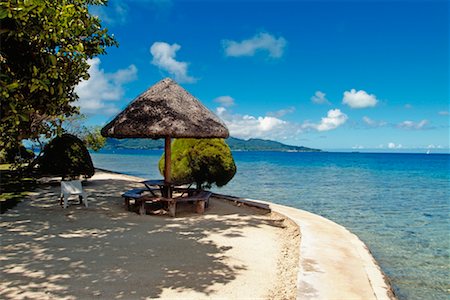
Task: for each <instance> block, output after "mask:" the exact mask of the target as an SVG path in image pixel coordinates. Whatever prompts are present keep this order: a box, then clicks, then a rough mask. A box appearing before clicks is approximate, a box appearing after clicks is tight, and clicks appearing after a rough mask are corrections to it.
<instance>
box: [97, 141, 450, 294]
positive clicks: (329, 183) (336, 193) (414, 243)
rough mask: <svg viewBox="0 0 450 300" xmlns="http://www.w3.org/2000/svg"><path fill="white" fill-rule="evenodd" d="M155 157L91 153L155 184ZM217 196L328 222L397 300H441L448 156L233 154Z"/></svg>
mask: <svg viewBox="0 0 450 300" xmlns="http://www.w3.org/2000/svg"><path fill="white" fill-rule="evenodd" d="M161 153H162V152H161V151H125V150H122V151H116V153H112V152H103V153H93V154H92V158H93V160H94V164H95V166H96V167H99V168H105V169H109V170H113V171H117V172H122V173H126V174H130V175H135V176H140V177H145V178H160V177H161V175H160V174H159V172H158V170H157V162H158V160H159V157H160V156H161ZM233 155H234V158H235V161H236V165H237V167H238V172H237V174H236V176H235V177H234V179H233V180H232V181H231V182H230V183H229V184H228V185H227V186H225V187H223V188H220V189H215V190H216V191H217V192H219V193H223V194H228V195H235V196H240V197H247V198H253V199H263V200H267V201H272V202H275V203H279V204H283V205H288V206H293V207H297V208H300V209H304V210H308V211H311V212H314V213H316V214H319V215H322V216H324V217H326V218H329V219H331V220H333V221H335V222H337V223H339V224H341V225H344V226H345V227H347V228H348V229H350V230H351V231H352V232H354V233H355V234H357V235H358V236H359V237H360V238H361V239H362V240H363V241H364V242H365V243H366V244H367V245H368V246H369V248H370V250H371V251H372V253H373V255H374V256H375V258H376V259H377V261H378V262H379V264H380V265H381V267H382V269H383V271H384V272H385V273H386V274H387V275H388V276H389V278H390V279H391V282H392V285H393V287H394V290H395V293H396V295H397V296H398V298H399V299H449V295H450V282H449V281H450V279H449V278H450V221H449V220H450V218H449V214H450V172H449V171H450V155H447V154H430V155H425V154H384V153H376V154H371V153H285V152H234V153H233Z"/></svg>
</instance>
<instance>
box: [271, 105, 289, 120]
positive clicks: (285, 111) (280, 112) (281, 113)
mask: <svg viewBox="0 0 450 300" xmlns="http://www.w3.org/2000/svg"><path fill="white" fill-rule="evenodd" d="M293 112H295V107H293V106H291V107H288V108H284V109H280V110H277V111H275V112H269V113H267V115H268V116H271V117H276V118H281V117H283V116H285V115H287V114H291V113H293Z"/></svg>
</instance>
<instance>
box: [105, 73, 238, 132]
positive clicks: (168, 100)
mask: <svg viewBox="0 0 450 300" xmlns="http://www.w3.org/2000/svg"><path fill="white" fill-rule="evenodd" d="M101 133H102V135H103V136H107V137H114V138H163V137H167V136H169V137H174V138H227V137H228V136H229V133H228V129H227V128H226V126H225V124H224V123H223V122H222V121H221V120H220V119H219V118H218V117H217V116H216V115H215V114H213V113H212V112H211V111H209V110H208V109H207V108H206V107H204V106H203V105H202V104H201V103H200V101H198V100H197V99H196V98H195V97H194V96H192V95H191V94H189V93H188V92H187V91H186V90H185V89H183V88H182V87H181V86H179V85H178V84H177V83H176V82H175V81H173V80H172V79H170V78H166V79H163V80H161V81H160V82H158V83H157V84H155V85H154V86H152V87H151V88H150V89H148V90H147V91H146V92H144V93H142V94H141V95H139V96H138V97H137V98H136V99H135V100H133V101H132V102H131V103H130V104H129V105H128V106H127V108H125V110H123V111H122V112H121V113H119V114H118V115H117V116H116V117H115V118H114V120H112V121H111V122H109V123H108V124H107V125H106V126H105V127H103V129H102V131H101Z"/></svg>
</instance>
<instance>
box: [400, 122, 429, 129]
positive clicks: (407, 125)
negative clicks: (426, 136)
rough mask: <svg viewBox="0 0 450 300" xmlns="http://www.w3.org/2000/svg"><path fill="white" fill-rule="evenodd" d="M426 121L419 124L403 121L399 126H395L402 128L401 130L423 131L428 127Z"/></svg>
mask: <svg viewBox="0 0 450 300" xmlns="http://www.w3.org/2000/svg"><path fill="white" fill-rule="evenodd" d="M428 123H429V122H428V120H422V121H420V122H417V123H416V122H413V121H403V122H401V123H400V124H398V125H397V126H398V127H399V128H403V129H416V130H419V129H424V128H425V126H427V125H428Z"/></svg>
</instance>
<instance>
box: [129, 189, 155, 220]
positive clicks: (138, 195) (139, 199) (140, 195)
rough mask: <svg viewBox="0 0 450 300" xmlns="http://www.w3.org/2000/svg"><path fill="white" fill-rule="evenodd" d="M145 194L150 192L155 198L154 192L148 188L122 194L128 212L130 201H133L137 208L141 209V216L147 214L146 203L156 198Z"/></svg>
mask: <svg viewBox="0 0 450 300" xmlns="http://www.w3.org/2000/svg"><path fill="white" fill-rule="evenodd" d="M144 192H150V193H152V195H153V196H155V194H154V192H153V191H152V190H149V189H147V188H143V189H132V190H129V191H126V192H125V193H123V194H122V197H123V198H124V199H125V208H126V209H127V210H129V209H130V200H131V199H133V200H134V203H135V205H136V206H138V207H139V214H140V215H144V214H145V202H146V201H149V200H152V199H154V198H155V197H151V196H150V195H146V194H144Z"/></svg>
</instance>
